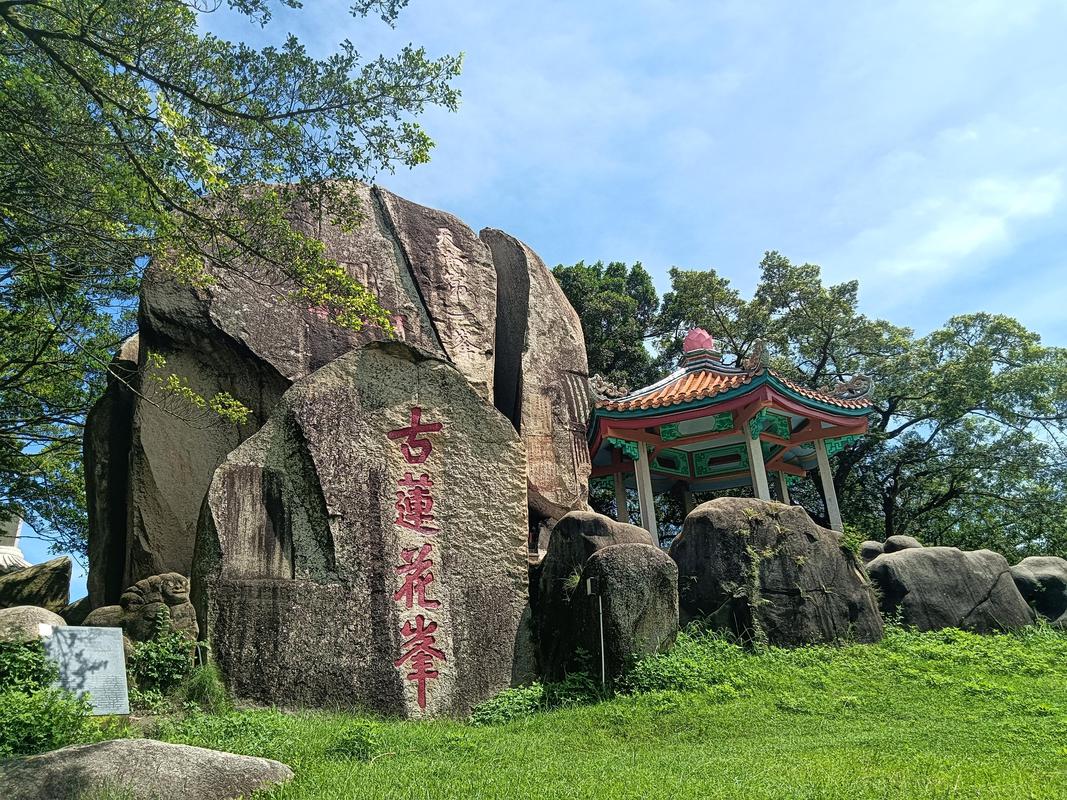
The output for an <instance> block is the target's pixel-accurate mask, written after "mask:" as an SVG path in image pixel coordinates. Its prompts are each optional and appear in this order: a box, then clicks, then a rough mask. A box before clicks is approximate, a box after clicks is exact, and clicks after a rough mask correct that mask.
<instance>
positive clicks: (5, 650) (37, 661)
mask: <svg viewBox="0 0 1067 800" xmlns="http://www.w3.org/2000/svg"><path fill="white" fill-rule="evenodd" d="M57 677H59V672H58V670H57V669H56V666H55V664H53V663H52V662H51V661H49V660H48V656H47V655H45V652H44V645H43V644H42V643H41V641H40V639H34V640H33V641H32V642H0V692H7V691H15V692H25V693H31V692H36V691H37V690H39V689H45V688H47V687H49V686H51V685H52V683H53V682H54V681H55V679H56V678H57Z"/></svg>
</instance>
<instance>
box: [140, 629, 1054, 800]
mask: <svg viewBox="0 0 1067 800" xmlns="http://www.w3.org/2000/svg"><path fill="white" fill-rule="evenodd" d="M631 683H632V687H631V688H636V689H638V690H642V691H641V693H638V694H634V695H630V696H621V697H617V698H616V699H614V700H611V701H607V702H602V703H598V704H595V705H587V706H578V707H571V708H563V709H558V710H554V711H547V712H542V713H535V714H532V715H529V716H526V717H523V718H521V719H518V720H515V721H512V722H509V723H506V724H503V725H499V726H486V727H475V726H472V725H468V724H465V723H460V722H451V721H441V722H432V723H404V722H396V721H374V720H366V719H360V718H357V717H355V716H353V715H349V714H340V713H299V714H292V715H289V714H283V713H281V712H277V711H244V712H235V713H233V714H230V715H224V716H217V717H212V716H207V715H199V716H194V717H191V718H189V719H186V720H183V721H178V722H172V723H168V724H165V725H164V726H163V728H162V730H161V731H160V736H161V737H162V738H165V739H168V740H171V741H180V742H184V743H188V744H196V745H201V746H206V747H216V748H220V749H225V750H231V751H233V752H238V753H247V754H252V755H262V756H267V757H270V758H276V759H279V760H281V761H284V762H286V763H288V764H289V765H290V766H292V767H293V768H294V769H295V770H296V773H297V777H296V779H295V780H294V781H293V782H292V783H291V784H290V785H288V786H286V787H283V788H281V789H280V790H276V791H275V792H273V793H271V794H268V795H267V796H268V797H270V798H272V800H281V798H287V799H290V798H338V799H340V798H344V799H345V800H348V799H349V798H355V797H381V798H403V799H404V800H415V799H417V798H474V797H494V798H495V797H537V798H659V797H663V798H675V797H679V798H689V797H693V798H697V797H700V798H775V799H776V800H777V799H778V798H848V799H849V800H857V799H858V798H885V799H886V800H890V799H892V800H896V799H897V798H1011V800H1020V799H1021V798H1058V799H1059V798H1064V797H1067V635H1064V634H1062V633H1056V632H1053V631H1050V630H1048V629H1034V630H1031V631H1028V632H1026V633H1023V634H1019V635H1011V636H993V637H979V636H974V635H970V634H965V633H960V632H958V631H945V632H941V633H933V634H914V633H905V632H902V631H899V630H891V631H890V633H889V635H888V636H887V638H886V640H885V641H884V642H883V643H882V644H879V645H854V646H849V647H841V648H829V647H812V648H805V649H801V650H794V651H784V650H770V651H767V652H765V653H762V654H755V655H753V654H746V653H743V652H742V651H741V650H739V649H738V648H736V647H734V646H732V645H729V644H727V643H725V642H724V641H722V640H721V639H717V638H714V637H710V636H699V635H696V636H686V635H683V636H682V637H681V639H680V641H679V644H678V646H677V647H676V648H675V649H674V650H673V651H672V652H671V653H669V654H666V655H663V656H660V657H657V658H655V659H652V660H650V661H647V662H644V663H643V664H642V665H640V667H639V668H638V669H637V670H636V672H635V673H634V675H633V678H632V681H631Z"/></svg>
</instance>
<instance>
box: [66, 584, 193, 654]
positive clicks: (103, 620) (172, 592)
mask: <svg viewBox="0 0 1067 800" xmlns="http://www.w3.org/2000/svg"><path fill="white" fill-rule="evenodd" d="M160 612H164V613H166V614H167V616H168V619H169V625H170V627H171V629H173V630H175V631H178V632H179V633H183V634H185V635H186V636H188V637H189V638H190V639H194V640H195V639H196V637H197V636H198V635H199V633H200V628H199V626H198V625H197V624H196V611H195V610H194V609H193V604H192V603H191V602H190V600H189V579H188V578H186V577H185V576H184V575H179V574H178V573H177V572H167V573H164V574H162V575H152V576H150V577H148V578H145V579H143V580H139V581H137V583H135V584H134V585H133V586H130V587H129V588H128V589H126V591H125V592H123V593H122V596H121V597H120V598H119V604H118V605H117V606H101V607H100V608H98V609H95V610H94V611H92V612H91V613H90V614H89V616H87V617H86V618H85V621H84V622H83V623H82V624H83V625H92V626H100V627H105V628H122V630H123V633H125V635H126V637H127V638H128V639H130V640H131V641H134V642H145V641H148V640H149V639H151V638H152V636H153V634H154V633H155V630H156V620H157V619H158V617H159V614H160Z"/></svg>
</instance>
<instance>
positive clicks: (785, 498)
mask: <svg viewBox="0 0 1067 800" xmlns="http://www.w3.org/2000/svg"><path fill="white" fill-rule="evenodd" d="M774 477H775V479H776V480H777V481H778V499H779V500H780V501H781V502H783V503H785V504H786V505H789V484H788V483H786V480H785V473H784V472H782V471H781V470H779V471H778V472H776V473H774Z"/></svg>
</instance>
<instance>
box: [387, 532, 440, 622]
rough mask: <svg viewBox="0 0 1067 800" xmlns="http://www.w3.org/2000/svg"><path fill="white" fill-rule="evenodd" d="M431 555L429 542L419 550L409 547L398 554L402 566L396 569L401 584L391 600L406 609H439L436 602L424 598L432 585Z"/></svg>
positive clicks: (431, 550) (431, 549)
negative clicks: (401, 581)
mask: <svg viewBox="0 0 1067 800" xmlns="http://www.w3.org/2000/svg"><path fill="white" fill-rule="evenodd" d="M432 553H433V545H431V544H430V543H429V542H427V543H426V544H424V545H423V546H422V547H421V548H415V547H411V548H408V549H406V550H404V551H402V552H401V553H400V558H401V559H402V560H403V562H404V563H403V564H401V565H400V566H398V567H397V568H396V571H397V573H398V574H399V575H401V576H403V583H401V584H400V588H399V589H397V590H396V592H394V594H393V599H394V600H396V601H398V602H403V603H404V605H406V606H407V607H408V608H411V607H412V606H413V605H416V604H417V605H418V606H419V608H440V607H441V603H440V601H438V600H432V599H430V598H428V597H427V596H426V589H427V587H429V585H430V584H431V583H433V572H432V570H433V561H431V560H430V555H431V554H432Z"/></svg>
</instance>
